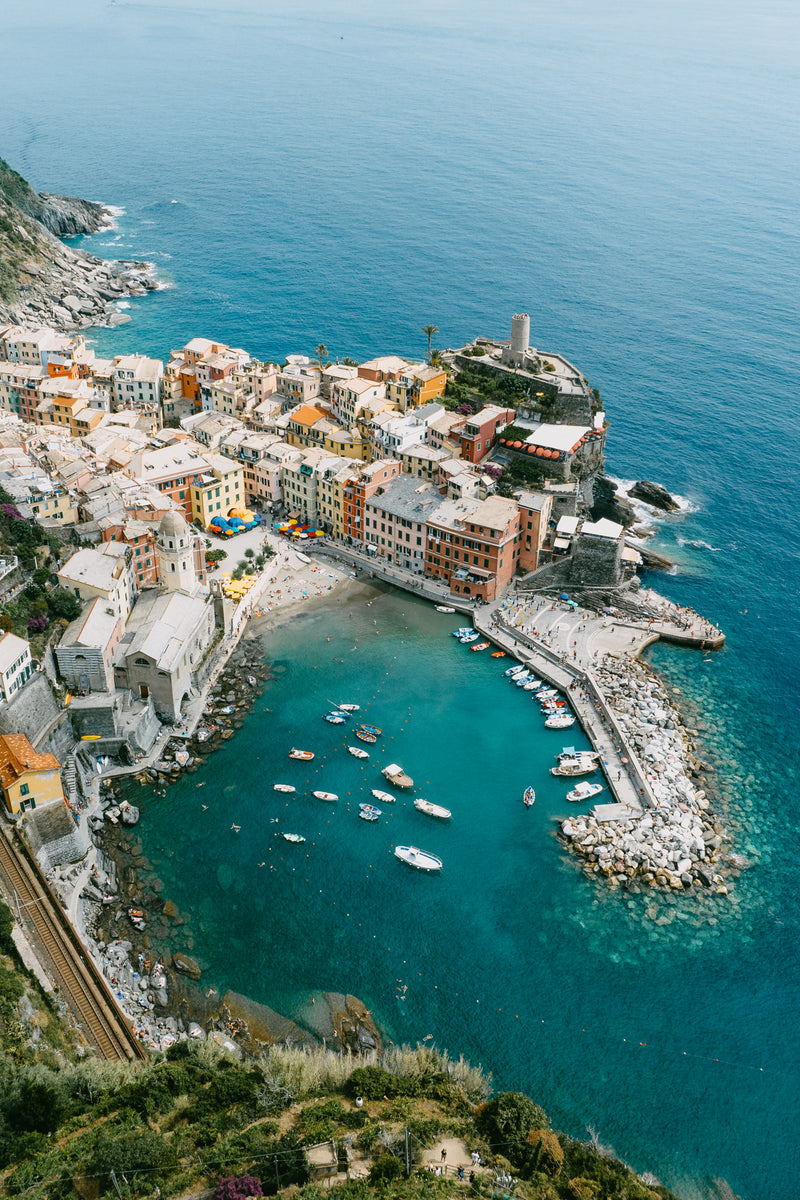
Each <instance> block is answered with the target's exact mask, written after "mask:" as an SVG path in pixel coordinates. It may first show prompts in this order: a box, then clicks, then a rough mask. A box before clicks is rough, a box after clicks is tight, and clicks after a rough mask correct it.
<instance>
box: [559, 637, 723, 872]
mask: <svg viewBox="0 0 800 1200" xmlns="http://www.w3.org/2000/svg"><path fill="white" fill-rule="evenodd" d="M596 679H597V683H598V685H599V686H600V687H601V688H602V690H603V691H604V692H605V694H606V695H608V696H610V697H612V699H611V700H610V704H611V707H612V708H613V709H614V710H615V717H616V720H617V723H618V725H619V728H620V731H621V732H622V734H623V736H624V738H625V741H626V742H627V743H628V745H629V746H631V747H632V749H633V750H634V752H635V753H636V755H637V757H638V759H639V761H640V762H641V763H642V766H643V769H644V771H645V774H646V777H647V782H648V785H649V787H650V790H651V793H652V796H653V799H654V802H655V807H653V808H646V809H644V810H643V811H642V812H641V813H640V814H637V815H635V816H633V815H632V816H630V817H629V818H628V819H627V820H621V821H614V822H611V821H609V822H605V823H604V822H602V821H598V819H597V818H596V817H595V816H592V815H585V816H584V815H581V816H578V817H570V818H568V819H567V820H565V821H562V822H561V826H560V831H561V835H562V837H563V838H564V840H565V841H566V843H567V844H568V845H569V846H570V848H571V849H572V850H574V851H575V853H576V854H578V855H579V856H580V857H581V858H583V859H584V860H585V862H586V864H587V866H588V867H589V869H590V870H591V871H592V872H594V873H598V874H602V875H605V876H607V877H608V878H609V880H610V881H611V882H613V883H616V884H619V885H620V886H622V887H625V888H629V889H630V888H634V889H636V888H637V885H638V883H642V884H645V885H647V886H650V887H657V888H671V889H674V890H685V889H690V888H693V887H702V888H710V889H712V890H713V891H715V892H716V893H718V894H719V895H727V892H728V887H727V884H726V882H725V878H724V877H723V874H722V871H723V867H724V859H723V849H722V847H723V843H724V842H725V840H726V834H725V829H724V827H723V826H722V824H721V823H720V822H719V820H718V819H717V818H716V817H715V816H714V814H713V812H712V810H711V804H710V801H709V799H708V798H707V797H706V795H705V792H704V791H703V790H702V789H701V788H699V787H698V786H697V781H698V779H699V778H700V772H701V770H702V769H703V767H702V764H701V763H700V762H699V760H698V759H696V758H695V757H694V755H693V753H692V751H693V749H694V747H693V743H692V742H691V741H690V738H689V734H688V733H687V731H686V729H685V728H684V726H683V724H682V722H681V719H680V714H679V713H678V712H677V710H676V709H675V708H674V706H673V705H672V703H671V702H670V700H669V697H668V696H667V693H666V691H665V689H664V687H663V685H662V684H661V683H660V682H659V681H658V680H657V679H655V678H654V677H653V675H652V674H651V673H650V671H649V670H648V669H647V667H645V666H644V665H643V664H642V663H640V662H637V661H632V660H621V659H616V660H614V659H608V660H606V662H605V663H604V664H603V665H602V666H601V667H600V668H598V670H597V672H596Z"/></svg>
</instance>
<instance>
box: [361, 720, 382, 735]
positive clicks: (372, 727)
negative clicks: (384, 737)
mask: <svg viewBox="0 0 800 1200" xmlns="http://www.w3.org/2000/svg"><path fill="white" fill-rule="evenodd" d="M359 729H363V730H364V733H373V734H374V735H375V737H380V736H381V730H380V729H379V728H378V726H377V725H365V724H363V723H362V724H361V725H359Z"/></svg>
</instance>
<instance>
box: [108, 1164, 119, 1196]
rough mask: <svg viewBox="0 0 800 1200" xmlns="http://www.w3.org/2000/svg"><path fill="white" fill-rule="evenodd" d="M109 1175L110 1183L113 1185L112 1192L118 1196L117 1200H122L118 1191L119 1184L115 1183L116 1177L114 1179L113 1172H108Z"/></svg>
mask: <svg viewBox="0 0 800 1200" xmlns="http://www.w3.org/2000/svg"><path fill="white" fill-rule="evenodd" d="M109 1175H110V1176H111V1182H112V1183H113V1185H114V1191H115V1192H116V1193H117V1195H118V1196H119V1200H122V1192H121V1191H120V1190H119V1184H118V1183H117V1177H116V1175H115V1174H114V1172H113V1171H109Z"/></svg>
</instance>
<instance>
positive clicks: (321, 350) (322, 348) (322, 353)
mask: <svg viewBox="0 0 800 1200" xmlns="http://www.w3.org/2000/svg"><path fill="white" fill-rule="evenodd" d="M314 353H315V354H316V356H317V362H318V363H319V369H320V371H321V370H322V360H323V358H327V357H328V347H327V346H326V345H325V343H324V342H320V344H319V345H318V346H317V348H316V350H315V351H314Z"/></svg>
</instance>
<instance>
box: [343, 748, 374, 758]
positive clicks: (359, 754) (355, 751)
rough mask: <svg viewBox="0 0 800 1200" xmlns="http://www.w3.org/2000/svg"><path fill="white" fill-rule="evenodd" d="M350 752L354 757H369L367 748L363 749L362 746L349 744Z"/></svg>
mask: <svg viewBox="0 0 800 1200" xmlns="http://www.w3.org/2000/svg"><path fill="white" fill-rule="evenodd" d="M347 750H348V753H349V754H352V756H353V758H369V754H368V753H367V751H366V750H362V749H361V747H360V746H348V747H347Z"/></svg>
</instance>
